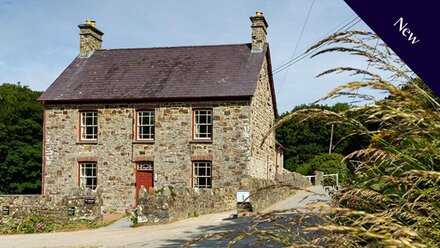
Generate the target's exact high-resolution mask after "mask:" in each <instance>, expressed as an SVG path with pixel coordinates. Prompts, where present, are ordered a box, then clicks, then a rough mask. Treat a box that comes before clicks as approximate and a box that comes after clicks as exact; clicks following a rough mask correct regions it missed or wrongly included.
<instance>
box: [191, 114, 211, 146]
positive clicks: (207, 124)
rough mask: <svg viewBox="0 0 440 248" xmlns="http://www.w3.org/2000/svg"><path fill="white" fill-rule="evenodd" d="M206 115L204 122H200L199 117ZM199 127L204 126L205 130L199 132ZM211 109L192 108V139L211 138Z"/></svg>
mask: <svg viewBox="0 0 440 248" xmlns="http://www.w3.org/2000/svg"><path fill="white" fill-rule="evenodd" d="M202 116H206V119H205V122H203V123H202V122H201V117H202ZM201 127H206V131H205V132H201ZM212 130H213V125H212V109H194V110H193V139H195V140H212Z"/></svg>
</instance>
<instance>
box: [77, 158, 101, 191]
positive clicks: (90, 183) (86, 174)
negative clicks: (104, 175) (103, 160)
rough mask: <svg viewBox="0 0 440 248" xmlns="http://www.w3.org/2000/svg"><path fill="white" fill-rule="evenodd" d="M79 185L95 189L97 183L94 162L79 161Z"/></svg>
mask: <svg viewBox="0 0 440 248" xmlns="http://www.w3.org/2000/svg"><path fill="white" fill-rule="evenodd" d="M79 166H80V168H79V170H80V186H81V187H87V188H89V189H92V190H95V189H96V185H97V177H96V163H90V162H87V163H80V165H79Z"/></svg>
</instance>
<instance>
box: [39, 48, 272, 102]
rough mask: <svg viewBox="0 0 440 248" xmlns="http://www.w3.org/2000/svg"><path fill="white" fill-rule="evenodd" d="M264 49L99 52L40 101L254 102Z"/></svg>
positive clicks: (82, 61)
mask: <svg viewBox="0 0 440 248" xmlns="http://www.w3.org/2000/svg"><path fill="white" fill-rule="evenodd" d="M267 49H268V47H267V45H266V46H265V49H264V51H263V52H260V53H252V52H251V45H250V44H236V45H215V46H187V47H163V48H139V49H137V48H136V49H103V50H97V51H95V52H94V53H93V55H92V56H90V57H89V58H76V59H75V60H74V61H73V62H72V63H71V64H70V65H69V66H68V67H67V68H66V69H65V70H64V72H63V73H61V75H60V76H59V77H58V78H57V79H56V80H55V82H53V83H52V85H51V86H50V87H49V88H48V89H47V90H46V91H45V92H44V93H43V95H42V96H41V97H40V98H39V100H42V101H87V100H141V99H142V100H160V99H172V98H188V99H190V98H209V97H213V98H214V97H215V98H219V97H220V98H221V97H245V96H253V94H254V93H255V89H256V86H257V81H258V78H259V73H260V70H261V66H262V64H263V60H264V57H265V56H266V51H267Z"/></svg>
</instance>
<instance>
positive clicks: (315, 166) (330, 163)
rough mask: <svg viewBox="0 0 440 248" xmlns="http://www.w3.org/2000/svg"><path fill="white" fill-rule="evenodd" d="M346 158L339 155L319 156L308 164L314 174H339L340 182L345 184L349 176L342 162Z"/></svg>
mask: <svg viewBox="0 0 440 248" xmlns="http://www.w3.org/2000/svg"><path fill="white" fill-rule="evenodd" d="M343 159H344V156H342V155H341V154H338V153H332V154H326V153H324V154H319V155H317V156H315V157H313V158H312V159H311V160H310V161H309V162H307V164H309V166H310V168H311V169H312V171H313V172H315V171H322V172H324V173H325V174H336V173H337V174H339V181H340V182H345V181H346V179H347V176H348V169H347V166H346V165H345V163H344V162H342V160H343Z"/></svg>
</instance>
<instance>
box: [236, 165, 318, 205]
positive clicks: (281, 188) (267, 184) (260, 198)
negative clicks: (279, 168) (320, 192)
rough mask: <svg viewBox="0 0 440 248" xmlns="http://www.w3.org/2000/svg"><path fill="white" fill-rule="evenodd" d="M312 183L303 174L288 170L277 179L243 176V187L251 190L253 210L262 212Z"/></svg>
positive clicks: (250, 197) (277, 176)
mask: <svg viewBox="0 0 440 248" xmlns="http://www.w3.org/2000/svg"><path fill="white" fill-rule="evenodd" d="M310 186H312V184H311V183H310V182H309V180H308V179H307V178H306V177H304V176H303V175H301V174H298V173H295V172H288V173H283V174H278V175H276V177H275V180H274V181H272V180H262V179H256V178H243V179H242V181H241V189H242V190H249V191H250V196H249V199H250V202H251V205H252V212H255V213H257V212H261V211H262V210H264V209H266V208H268V207H270V206H271V205H273V204H275V203H276V202H279V201H281V200H284V199H286V198H287V197H289V196H291V195H293V194H294V193H295V192H296V190H298V189H300V188H306V187H310Z"/></svg>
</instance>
